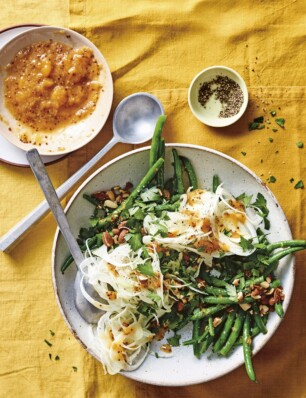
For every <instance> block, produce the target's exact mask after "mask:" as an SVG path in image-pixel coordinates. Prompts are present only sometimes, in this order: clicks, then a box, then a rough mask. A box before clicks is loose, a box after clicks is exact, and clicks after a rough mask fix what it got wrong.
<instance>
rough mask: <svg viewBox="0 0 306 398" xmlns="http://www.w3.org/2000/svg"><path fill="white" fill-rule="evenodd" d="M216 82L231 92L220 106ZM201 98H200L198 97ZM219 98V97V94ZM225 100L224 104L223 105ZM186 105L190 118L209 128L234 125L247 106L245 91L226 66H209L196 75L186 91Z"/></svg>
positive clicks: (239, 79) (233, 71)
mask: <svg viewBox="0 0 306 398" xmlns="http://www.w3.org/2000/svg"><path fill="white" fill-rule="evenodd" d="M217 78H219V80H220V79H221V81H223V84H224V87H221V89H225V90H226V87H225V86H226V84H228V83H229V84H230V85H231V88H230V90H227V91H229V92H228V93H227V94H225V97H227V98H225V99H224V100H223V104H222V102H221V101H220V100H219V98H217V96H218V92H217V91H216V89H218V88H220V84H218V83H216V82H215V81H216V79H217ZM201 94H202V95H201ZM221 95H222V94H221ZM226 99H227V100H228V101H226ZM188 104H189V107H190V109H191V111H192V113H193V114H194V116H195V117H196V118H197V119H198V120H200V121H201V122H202V123H204V124H206V125H207V126H211V127H225V126H229V125H231V124H233V123H235V122H236V121H237V120H238V119H240V118H241V116H242V115H243V114H244V112H245V110H246V107H247V104H248V90H247V86H246V84H245V82H244V80H243V78H242V77H241V76H240V75H239V74H238V73H237V72H236V71H235V70H234V69H231V68H228V67H226V66H211V67H209V68H206V69H204V70H202V71H201V72H199V73H198V74H197V75H196V76H195V77H194V79H193V80H192V82H191V84H190V86H189V90H188Z"/></svg>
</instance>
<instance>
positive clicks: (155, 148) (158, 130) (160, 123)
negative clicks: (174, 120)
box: [150, 115, 167, 168]
mask: <svg viewBox="0 0 306 398" xmlns="http://www.w3.org/2000/svg"><path fill="white" fill-rule="evenodd" d="M166 119H167V117H166V116H165V115H161V116H159V117H158V119H157V122H156V125H155V130H154V133H153V137H152V143H151V149H150V168H151V167H153V165H154V164H155V163H156V161H157V159H158V158H159V156H158V152H159V146H160V138H161V134H162V131H163V127H164V124H165V121H166Z"/></svg>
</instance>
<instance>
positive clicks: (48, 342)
mask: <svg viewBox="0 0 306 398" xmlns="http://www.w3.org/2000/svg"><path fill="white" fill-rule="evenodd" d="M44 342H45V343H46V344H47V345H48V346H49V347H52V343H50V341H48V340H46V339H45V340H44Z"/></svg>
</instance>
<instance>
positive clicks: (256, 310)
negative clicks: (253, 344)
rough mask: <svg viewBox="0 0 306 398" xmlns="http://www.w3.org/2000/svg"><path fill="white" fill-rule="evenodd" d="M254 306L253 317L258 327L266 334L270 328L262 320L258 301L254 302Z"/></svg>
mask: <svg viewBox="0 0 306 398" xmlns="http://www.w3.org/2000/svg"><path fill="white" fill-rule="evenodd" d="M252 307H253V318H254V321H255V322H256V325H257V327H258V328H259V330H260V331H261V332H262V333H263V334H266V333H267V332H268V329H267V328H266V325H265V324H264V322H263V320H262V317H261V315H260V311H259V308H258V305H257V304H256V303H253V305H252Z"/></svg>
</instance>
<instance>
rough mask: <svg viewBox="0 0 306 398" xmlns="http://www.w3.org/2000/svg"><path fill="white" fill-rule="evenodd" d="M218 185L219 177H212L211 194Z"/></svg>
mask: <svg viewBox="0 0 306 398" xmlns="http://www.w3.org/2000/svg"><path fill="white" fill-rule="evenodd" d="M219 185H220V180H219V176H217V175H216V174H215V175H214V176H213V192H216V190H217V188H218V186H219Z"/></svg>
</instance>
